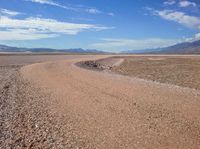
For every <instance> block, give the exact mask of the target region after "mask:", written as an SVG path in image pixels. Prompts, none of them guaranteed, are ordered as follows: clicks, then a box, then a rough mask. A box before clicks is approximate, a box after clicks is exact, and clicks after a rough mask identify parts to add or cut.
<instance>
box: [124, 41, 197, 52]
mask: <svg viewBox="0 0 200 149" xmlns="http://www.w3.org/2000/svg"><path fill="white" fill-rule="evenodd" d="M122 53H132V54H133V53H135V54H137V53H154V54H200V40H198V41H194V42H184V43H179V44H176V45H173V46H170V47H166V48H157V49H145V50H129V51H124V52H122Z"/></svg>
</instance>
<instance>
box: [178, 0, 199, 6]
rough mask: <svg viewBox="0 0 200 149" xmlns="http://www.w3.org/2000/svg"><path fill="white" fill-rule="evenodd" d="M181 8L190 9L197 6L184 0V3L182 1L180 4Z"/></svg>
mask: <svg viewBox="0 0 200 149" xmlns="http://www.w3.org/2000/svg"><path fill="white" fill-rule="evenodd" d="M179 6H180V7H189V6H193V7H196V6H197V4H196V3H195V2H190V1H186V0H184V1H180V2H179Z"/></svg>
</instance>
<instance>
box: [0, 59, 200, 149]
mask: <svg viewBox="0 0 200 149" xmlns="http://www.w3.org/2000/svg"><path fill="white" fill-rule="evenodd" d="M107 57H110V56H107V55H0V148H2V149H4V148H5V149H7V148H14V149H15V148H16V149H23V148H24V149H25V148H33V149H35V148H39V149H40V148H41V149H45V148H55V149H58V148H59V149H62V148H63V149H66V148H76V149H77V148H89V149H90V148H100V149H102V148H105V149H107V148H111V149H112V148H113V149H116V148H121V149H125V148H127V149H128V148H130V149H132V148H137V149H138V148H148V149H151V148H152V149H155V148H162V149H163V148H175V149H177V148H180V149H184V148H185V149H188V148H194V149H196V148H200V117H199V115H200V108H199V107H200V91H199V83H198V81H199V80H195V78H196V77H197V78H198V73H199V71H200V70H199V62H200V61H199V60H200V58H199V57H197V56H195V60H194V61H193V56H184V58H185V59H184V60H183V61H182V59H181V60H178V63H179V62H180V63H181V64H183V65H184V66H183V65H181V66H180V67H179V65H180V64H178V65H176V62H177V59H180V58H181V57H180V56H178V57H175V58H177V59H171V58H166V57H165V56H135V57H134V58H133V57H132V58H131V59H130V58H120V60H121V59H123V62H122V61H120V64H119V63H118V62H119V61H118V62H117V61H116V62H115V64H117V65H113V67H112V68H111V69H112V70H111V71H110V70H109V71H93V70H90V69H85V68H81V67H78V66H77V65H76V63H77V62H80V61H88V60H98V59H102V58H107ZM173 58H174V57H173ZM191 58H192V61H191ZM161 60H163V61H161ZM175 60H176V61H175ZM163 63H164V64H163ZM172 64H174V65H172ZM186 65H187V67H186ZM188 65H190V67H191V71H188V72H191V74H190V76H191V80H189V81H188V76H187V75H186V76H185V79H182V80H184V81H185V82H186V83H183V81H180V80H181V79H180V76H181V75H180V74H177V72H182V73H184V74H186V73H187V74H188V72H185V71H186V70H187V68H188ZM154 66H155V67H154ZM167 66H171V67H172V68H170V70H173V71H171V72H166V69H168V68H167ZM133 68H134V69H133ZM156 69H157V70H156ZM174 70H178V71H177V72H174ZM195 71H196V75H197V76H195V74H194V73H195ZM116 72H117V73H116ZM162 73H163V74H162ZM171 76H174V77H171ZM175 76H179V77H175ZM166 78H167V79H166ZM168 78H170V79H168ZM174 78H175V79H174ZM163 80H164V81H163ZM165 80H167V82H165ZM171 80H172V81H171ZM174 80H175V81H174ZM160 82H161V83H160ZM180 82H181V83H180ZM188 82H189V83H188ZM191 82H192V83H191ZM191 84H192V85H191Z"/></svg>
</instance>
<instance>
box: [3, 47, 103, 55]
mask: <svg viewBox="0 0 200 149" xmlns="http://www.w3.org/2000/svg"><path fill="white" fill-rule="evenodd" d="M0 52H27V53H30V52H47V53H48V52H52V53H53V52H54V53H106V52H103V51H99V50H95V49H82V48H74V49H59V50H57V49H51V48H19V47H11V46H7V45H0Z"/></svg>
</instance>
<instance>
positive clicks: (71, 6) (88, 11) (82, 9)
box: [25, 0, 113, 16]
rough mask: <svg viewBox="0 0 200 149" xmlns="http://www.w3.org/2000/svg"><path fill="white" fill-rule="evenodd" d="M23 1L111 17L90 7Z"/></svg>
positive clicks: (33, 0)
mask: <svg viewBox="0 0 200 149" xmlns="http://www.w3.org/2000/svg"><path fill="white" fill-rule="evenodd" d="M25 1H30V2H34V3H40V4H47V5H51V6H56V7H60V8H64V9H66V10H71V11H77V12H87V13H90V14H107V15H110V16H112V14H113V13H112V14H111V13H104V12H102V11H100V10H98V9H96V8H92V7H84V6H76V5H70V4H68V5H65V6H64V5H61V4H59V3H57V2H55V1H52V0H25Z"/></svg>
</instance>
